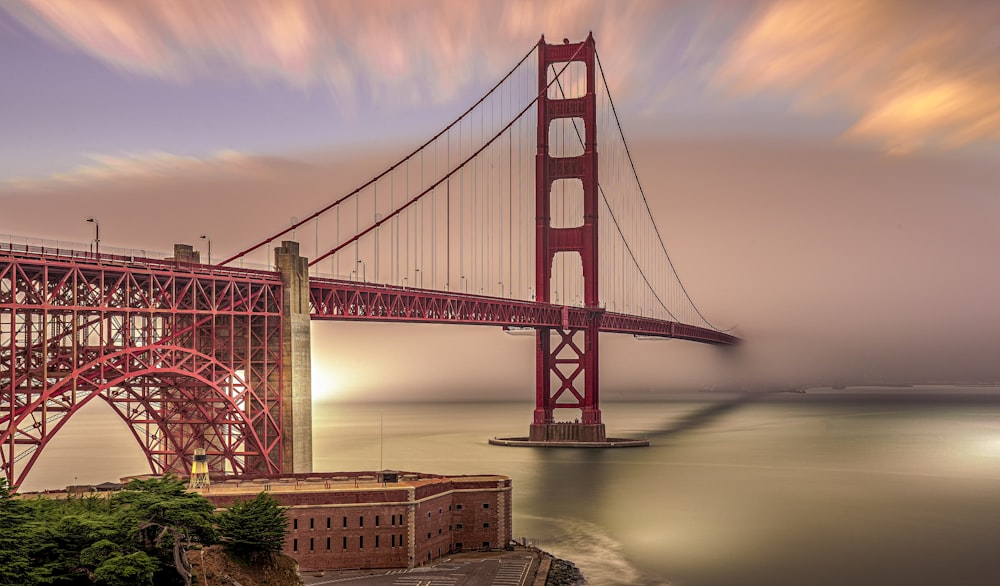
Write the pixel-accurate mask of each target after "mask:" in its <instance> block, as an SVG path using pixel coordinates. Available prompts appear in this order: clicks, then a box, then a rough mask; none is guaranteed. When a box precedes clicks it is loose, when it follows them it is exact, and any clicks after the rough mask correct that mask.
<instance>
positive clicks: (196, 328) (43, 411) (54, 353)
mask: <svg viewBox="0 0 1000 586" xmlns="http://www.w3.org/2000/svg"><path fill="white" fill-rule="evenodd" d="M80 256H81V254H80V253H78V252H72V251H65V253H59V252H56V253H53V252H52V251H10V253H9V254H8V256H6V257H2V256H0V465H2V466H3V473H4V475H5V476H6V478H7V479H8V480H9V481H10V482H11V483H13V484H17V483H18V482H20V481H22V480H23V479H24V478H25V477H26V476H27V474H28V472H29V471H30V469H31V467H32V466H33V465H34V463H35V461H36V460H37V458H38V455H39V453H40V452H41V449H42V448H43V447H44V446H45V445H47V444H48V442H49V441H50V440H51V439H52V438H53V437H54V436H55V434H56V433H57V432H58V431H59V429H61V427H62V426H63V425H65V423H66V422H67V421H68V419H69V417H70V416H72V415H73V414H74V413H75V412H76V411H77V410H79V409H80V408H81V407H82V406H83V405H84V404H86V403H87V402H89V401H90V400H92V399H93V398H94V397H101V398H102V399H103V400H105V401H108V403H109V404H110V405H111V406H112V408H113V409H114V410H115V411H116V412H117V413H118V414H119V416H120V417H122V418H123V420H124V421H126V423H127V424H128V426H129V428H130V430H131V433H132V434H133V437H135V438H136V441H137V442H138V443H139V445H140V447H141V448H142V449H143V451H144V452H145V454H146V457H147V461H148V462H149V464H150V469H151V471H153V472H158V473H162V472H176V473H181V474H184V473H186V472H187V470H188V467H189V465H190V458H191V454H192V452H193V450H194V448H205V449H206V450H207V451H208V454H209V456H210V469H211V470H213V471H219V472H222V471H232V472H237V473H254V472H261V473H274V472H281V471H282V463H281V442H282V433H281V421H282V409H281V390H282V384H283V382H282V345H281V329H282V323H283V318H282V309H281V297H282V291H283V285H282V282H281V279H280V276H278V275H277V274H275V273H269V272H260V271H250V270H226V269H222V270H219V269H217V268H210V267H206V266H204V265H197V264H190V263H188V264H185V263H179V262H172V261H166V262H165V261H156V260H150V259H134V258H122V257H113V256H102V257H101V258H100V259H99V261H98V259H94V258H80Z"/></svg>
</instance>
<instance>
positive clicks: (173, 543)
mask: <svg viewBox="0 0 1000 586" xmlns="http://www.w3.org/2000/svg"><path fill="white" fill-rule="evenodd" d="M112 501H113V504H114V505H116V506H117V507H118V509H117V511H118V518H119V522H120V523H121V526H122V528H123V529H124V530H125V531H126V532H127V533H128V534H129V535H130V536H131V537H132V538H133V540H134V543H135V544H136V545H137V546H138V547H139V548H140V549H141V550H142V551H143V552H145V553H147V554H149V555H152V556H156V557H158V558H159V560H160V561H161V562H162V563H163V565H165V566H171V567H173V568H175V569H176V570H177V572H178V573H179V574H180V575H181V577H182V578H183V579H184V581H185V582H187V583H190V579H191V572H190V568H189V567H187V564H186V563H185V561H184V557H183V554H182V551H181V550H182V547H183V546H184V545H185V544H189V543H190V542H191V541H199V542H201V543H204V544H209V543H213V542H214V541H215V529H214V527H213V521H214V512H215V506H214V505H213V504H212V503H210V502H209V501H208V499H206V498H205V497H203V496H201V495H200V494H197V493H193V492H188V491H187V487H186V486H185V485H184V483H183V482H181V481H180V480H178V479H177V478H176V477H173V476H166V477H164V478H157V479H152V480H133V481H132V482H130V483H129V484H128V486H126V487H125V489H124V490H122V491H121V492H119V493H117V494H116V495H115V496H114V497H112Z"/></svg>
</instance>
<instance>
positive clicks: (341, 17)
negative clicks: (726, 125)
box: [5, 0, 717, 109]
mask: <svg viewBox="0 0 1000 586" xmlns="http://www.w3.org/2000/svg"><path fill="white" fill-rule="evenodd" d="M5 8H6V9H7V10H9V11H11V13H12V14H13V15H14V16H15V17H17V18H18V19H19V21H20V22H22V23H23V24H25V25H27V26H28V27H30V28H31V29H32V30H33V31H35V32H36V33H37V34H39V35H41V36H43V37H44V38H47V39H49V40H51V41H52V42H55V43H59V44H63V45H69V46H70V47H73V48H75V49H76V50H79V51H82V52H85V53H87V54H89V55H91V56H93V57H94V58H96V59H99V60H101V61H103V62H105V63H107V64H109V65H111V66H113V67H115V68H117V69H119V70H121V71H123V72H127V73H129V74H135V75H142V76H151V77H155V78H160V79H164V80H186V79H192V78H199V77H207V76H209V75H212V76H216V75H218V74H219V73H218V72H219V71H229V72H235V74H237V75H241V76H249V77H251V78H253V79H256V80H262V81H270V80H279V81H281V82H283V83H287V84H291V85H293V86H295V87H302V88H308V87H313V86H317V87H326V88H328V89H329V91H331V92H332V93H333V94H334V95H335V96H336V98H337V99H338V101H339V102H340V103H341V105H342V106H344V107H345V108H347V109H351V108H355V107H358V106H359V105H363V104H369V103H374V104H377V105H397V106H402V107H413V106H415V105H425V104H429V103H439V102H442V101H446V100H449V99H452V98H454V97H456V96H457V95H458V94H459V93H460V92H461V91H462V90H464V89H467V88H468V87H470V85H473V84H476V83H477V82H480V83H479V85H483V84H486V83H488V82H489V83H491V82H493V81H495V80H496V79H497V76H499V75H500V74H502V73H503V72H504V71H505V70H506V69H507V68H508V67H510V66H511V65H513V61H512V59H514V58H516V57H515V55H517V54H518V53H520V52H521V51H527V49H528V48H530V47H531V45H532V44H533V43H534V42H536V41H537V39H538V37H539V35H540V34H542V33H545V34H546V35H547V38H548V39H549V41H550V42H553V41H555V42H558V41H559V40H561V39H562V38H563V37H568V38H570V39H573V40H578V39H582V38H584V37H585V36H586V35H587V33H588V31H589V30H590V29H593V31H594V34H595V37H596V38H597V39H598V43H599V47H601V48H602V49H607V50H606V51H605V50H601V53H602V58H606V59H607V61H608V66H609V67H611V68H612V69H614V70H615V71H616V72H618V73H616V77H617V78H618V81H616V82H615V83H616V84H618V85H617V86H613V90H617V89H621V91H623V92H631V93H633V94H635V93H641V94H645V93H650V94H655V93H656V88H655V87H650V85H651V84H650V80H651V79H653V78H655V77H657V73H663V70H664V68H665V67H666V68H667V70H668V72H669V70H670V69H671V67H672V66H673V65H678V64H680V63H681V62H689V61H691V60H692V59H693V58H695V57H698V58H699V59H700V58H702V57H703V56H704V52H705V51H704V46H705V45H701V43H704V42H705V41H706V39H704V38H702V36H701V35H700V32H702V31H705V30H710V31H711V30H714V28H713V27H708V28H706V26H705V23H706V22H712V21H713V17H712V14H713V10H712V9H710V8H707V7H705V6H704V5H703V3H701V2H697V1H694V0H691V1H687V2H675V3H671V4H670V5H669V6H668V7H666V8H665V7H664V6H663V5H661V4H658V3H652V2H616V3H608V2H604V1H603V0H575V1H567V2H535V1H533V0H511V1H508V2H495V1H493V0H442V1H440V2H434V3H424V2H399V1H397V0H367V1H366V2H318V1H312V0H243V1H236V0H233V1H228V2H227V1H219V0H176V1H173V2H169V3H165V2H119V1H116V0H75V1H74V2H63V1H60V0H20V1H19V3H17V4H11V5H8V6H6V7H5ZM716 16H717V15H716ZM691 31H694V32H691ZM708 42H709V46H710V45H711V43H714V42H715V41H714V40H711V39H708ZM694 43H698V44H699V46H700V47H701V48H694V49H693V48H692V46H691V45H692V44H694ZM619 74H620V75H619ZM660 77H662V76H660Z"/></svg>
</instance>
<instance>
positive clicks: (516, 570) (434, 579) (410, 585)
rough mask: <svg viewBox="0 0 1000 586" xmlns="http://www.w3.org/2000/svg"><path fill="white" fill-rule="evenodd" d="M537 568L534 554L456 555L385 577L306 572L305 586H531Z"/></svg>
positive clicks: (522, 552) (304, 576) (390, 571)
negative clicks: (333, 585)
mask: <svg viewBox="0 0 1000 586" xmlns="http://www.w3.org/2000/svg"><path fill="white" fill-rule="evenodd" d="M537 568H538V554H536V553H534V552H531V551H514V552H499V553H489V554H479V553H470V554H457V555H454V556H451V557H450V558H446V559H443V560H442V561H440V562H437V563H435V564H433V565H430V566H424V567H420V568H413V569H411V570H387V571H386V572H385V573H382V574H365V575H359V574H358V573H356V572H326V573H325V575H323V576H316V575H315V573H314V572H306V573H304V574H303V576H302V579H303V581H304V582H305V584H306V586H323V585H326V584H331V585H332V584H336V585H338V586H530V585H531V584H532V583H533V580H534V576H535V571H536V569H537Z"/></svg>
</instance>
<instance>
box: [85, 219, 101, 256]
mask: <svg viewBox="0 0 1000 586" xmlns="http://www.w3.org/2000/svg"><path fill="white" fill-rule="evenodd" d="M87 221H88V222H90V223H91V224H93V225H94V254H95V256H98V257H100V256H101V223H100V222H98V221H97V220H96V219H95V218H87Z"/></svg>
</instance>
